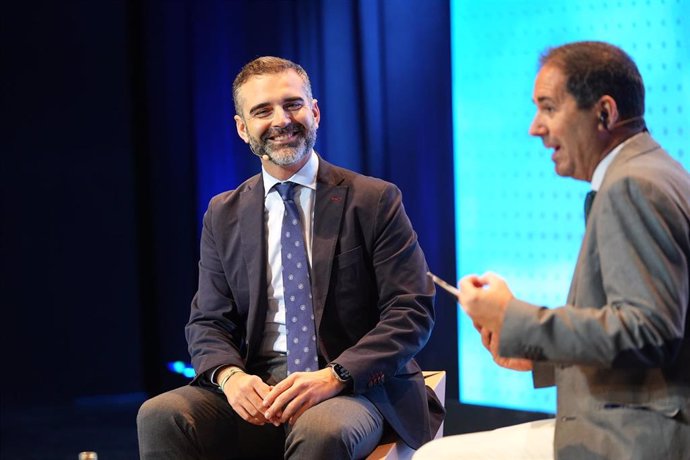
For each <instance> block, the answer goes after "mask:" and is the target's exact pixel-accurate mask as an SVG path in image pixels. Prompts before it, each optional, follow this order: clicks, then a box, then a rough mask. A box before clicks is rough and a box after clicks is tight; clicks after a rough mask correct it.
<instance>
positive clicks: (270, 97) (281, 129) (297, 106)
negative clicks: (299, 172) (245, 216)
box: [235, 69, 321, 166]
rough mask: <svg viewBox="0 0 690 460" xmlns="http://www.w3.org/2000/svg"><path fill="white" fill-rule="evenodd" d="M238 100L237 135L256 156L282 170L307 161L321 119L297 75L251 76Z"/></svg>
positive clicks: (240, 92)
mask: <svg viewBox="0 0 690 460" xmlns="http://www.w3.org/2000/svg"><path fill="white" fill-rule="evenodd" d="M238 100H239V102H240V107H241V108H242V113H241V114H240V115H235V123H236V125H237V133H238V134H239V135H240V137H241V138H242V139H243V140H244V141H245V142H247V143H248V144H249V146H250V148H251V149H252V151H253V152H254V153H255V154H257V155H259V156H262V155H268V156H269V157H270V158H271V159H272V160H273V162H274V163H276V164H278V165H281V166H289V165H294V164H296V163H299V162H300V161H302V160H305V161H306V158H307V157H308V154H309V153H310V152H311V150H312V148H313V147H314V143H315V142H316V130H317V128H318V127H319V120H320V117H321V116H320V111H319V107H318V104H317V102H316V100H315V99H311V98H309V97H308V95H307V93H306V91H305V88H304V81H303V80H302V78H301V77H300V76H299V75H298V74H297V72H295V71H294V70H291V69H290V70H287V71H285V72H281V73H276V74H264V75H255V76H252V77H250V78H249V80H247V81H246V82H245V83H244V84H243V85H242V86H241V87H240V88H239V91H238Z"/></svg>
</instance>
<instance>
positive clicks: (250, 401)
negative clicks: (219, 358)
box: [218, 372, 271, 425]
mask: <svg viewBox="0 0 690 460" xmlns="http://www.w3.org/2000/svg"><path fill="white" fill-rule="evenodd" d="M222 378H223V374H222V372H221V374H220V375H219V379H218V380H219V381H221V382H222ZM269 391H271V386H269V385H267V384H266V383H265V382H264V381H263V380H261V379H260V378H259V377H257V376H256V375H251V374H245V373H244V372H238V373H236V374H234V375H232V376H231V377H230V378H229V379H228V381H227V382H225V385H223V393H225V397H226V398H227V400H228V403H229V404H230V406H232V408H233V410H234V411H235V412H236V413H237V414H238V415H239V416H240V417H242V418H243V419H244V420H246V421H247V422H249V423H251V424H253V425H264V424H266V423H268V420H266V418H265V417H264V416H263V412H262V404H263V399H264V397H265V396H266V395H267V394H268V392H269Z"/></svg>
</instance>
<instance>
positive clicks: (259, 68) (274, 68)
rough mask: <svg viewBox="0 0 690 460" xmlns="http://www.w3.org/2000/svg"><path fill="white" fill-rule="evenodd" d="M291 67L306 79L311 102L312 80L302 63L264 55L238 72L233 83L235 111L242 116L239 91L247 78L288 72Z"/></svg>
mask: <svg viewBox="0 0 690 460" xmlns="http://www.w3.org/2000/svg"><path fill="white" fill-rule="evenodd" d="M290 69H292V70H294V71H295V72H297V75H299V76H300V77H301V78H302V80H304V91H305V92H306V93H307V97H308V98H309V99H310V101H309V102H311V98H312V95H311V82H310V81H309V75H307V72H306V70H304V68H302V66H301V65H299V64H296V63H294V62H292V61H289V60H287V59H283V58H279V57H275V56H262V57H259V58H256V59H254V60H253V61H251V62H249V63H247V64H246V65H245V66H244V67H242V70H240V73H238V74H237V76H236V77H235V81H234V82H233V83H232V100H233V102H234V103H235V113H237V115H239V116H242V107H240V102H239V100H238V93H239V90H240V87H241V86H242V85H244V84H245V83H246V82H247V80H249V79H250V78H251V77H253V76H255V75H267V74H277V73H282V72H286V71H288V70H290Z"/></svg>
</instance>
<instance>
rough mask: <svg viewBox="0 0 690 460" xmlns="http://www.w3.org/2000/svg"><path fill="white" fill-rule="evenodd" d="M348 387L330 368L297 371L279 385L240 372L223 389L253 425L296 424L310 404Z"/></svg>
mask: <svg viewBox="0 0 690 460" xmlns="http://www.w3.org/2000/svg"><path fill="white" fill-rule="evenodd" d="M344 388H345V384H343V383H341V382H340V381H338V380H337V379H336V378H335V376H334V375H333V372H332V371H331V369H330V368H325V369H320V370H318V371H314V372H295V373H293V374H290V375H289V376H288V377H287V378H285V379H284V380H282V381H281V382H279V383H278V384H276V385H273V386H271V385H268V384H266V383H265V382H264V381H263V380H261V378H259V377H258V376H256V375H251V374H245V373H244V372H239V373H237V374H235V375H233V376H232V377H230V379H229V380H228V382H227V383H226V384H225V386H224V389H223V392H224V393H225V397H226V398H227V400H228V403H230V405H231V406H232V408H233V409H234V410H235V412H236V413H237V414H238V415H239V416H240V417H242V418H243V419H244V420H246V421H247V422H249V423H251V424H253V425H264V424H266V423H272V424H273V425H275V426H279V425H281V424H283V423H289V424H290V425H293V424H294V423H295V422H296V421H297V419H298V418H299V416H300V415H302V414H303V413H304V411H306V410H307V409H309V408H310V407H313V406H315V405H316V404H318V403H320V402H321V401H324V400H326V399H329V398H332V397H333V396H336V395H337V394H339V393H340V392H341V391H342V390H343V389H344Z"/></svg>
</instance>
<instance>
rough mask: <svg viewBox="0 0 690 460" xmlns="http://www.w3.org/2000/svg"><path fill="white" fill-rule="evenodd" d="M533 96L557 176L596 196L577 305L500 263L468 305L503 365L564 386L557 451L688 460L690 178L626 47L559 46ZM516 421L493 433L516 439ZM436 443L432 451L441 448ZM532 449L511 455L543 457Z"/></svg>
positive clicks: (536, 127) (465, 295)
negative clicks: (650, 122) (554, 297)
mask: <svg viewBox="0 0 690 460" xmlns="http://www.w3.org/2000/svg"><path fill="white" fill-rule="evenodd" d="M534 103H535V104H536V106H537V114H536V116H535V118H534V121H533V122H532V126H531V127H530V134H531V135H533V136H538V137H541V139H542V141H543V143H544V146H545V147H547V148H549V149H552V150H553V154H552V159H553V161H554V163H555V166H556V172H557V173H558V174H559V175H561V176H564V177H573V178H575V179H579V180H585V181H589V182H591V184H592V191H593V192H595V193H596V195H594V193H590V194H589V195H588V200H587V203H586V208H587V210H586V212H587V213H588V218H587V219H586V226H587V228H586V232H585V235H584V240H583V242H582V248H581V250H580V254H579V257H578V260H577V266H576V268H575V274H574V277H573V280H572V284H571V287H570V293H569V294H568V300H567V305H565V306H562V307H559V308H554V309H548V308H545V307H540V306H537V305H532V304H529V303H527V302H523V301H520V300H518V299H515V298H514V297H513V295H512V293H511V291H510V289H509V288H508V286H507V284H506V283H505V281H503V280H502V279H501V278H500V277H498V276H497V275H495V274H491V273H488V274H485V275H483V276H477V275H470V276H466V277H465V278H463V279H462V280H461V281H460V290H461V293H460V295H459V300H460V303H461V304H462V305H463V307H464V308H465V309H466V310H467V313H468V314H469V316H470V317H471V318H472V320H473V322H474V323H475V325H476V326H477V328H478V329H479V330H480V331H481V334H482V340H483V342H484V345H485V346H487V347H488V348H489V349H490V350H491V351H492V353H493V355H494V358H495V360H496V362H497V363H498V364H500V365H503V366H504V367H509V368H512V369H518V370H528V369H532V370H533V376H534V382H535V386H537V387H541V386H548V385H554V384H555V385H556V386H557V389H558V408H557V416H556V421H555V438H554V453H555V455H556V457H557V458H559V459H623V458H625V459H661V458H663V459H667V460H671V459H678V460H687V459H688V458H690V325H689V324H688V322H689V321H690V319H689V318H690V315H689V312H688V306H689V305H690V177H689V176H688V173H687V172H686V171H685V170H684V169H683V167H682V166H681V165H680V164H679V163H677V162H676V161H674V160H673V159H672V158H671V157H670V156H669V155H668V154H667V153H666V152H665V151H664V150H663V149H662V148H661V147H660V146H659V144H657V143H656V142H655V141H654V139H652V137H651V136H650V134H649V133H648V132H647V129H646V127H645V123H644V119H643V115H644V86H643V83H642V77H641V76H640V73H639V71H638V69H637V67H636V65H635V63H634V62H633V61H632V60H631V58H630V57H629V56H628V55H627V54H625V53H624V52H623V51H622V50H620V49H619V48H616V47H614V46H612V45H609V44H606V43H601V42H579V43H572V44H567V45H564V46H560V47H558V48H554V49H551V50H549V51H547V53H546V54H545V55H544V56H543V57H542V58H541V70H540V71H539V74H538V75H537V79H536V82H535V86H534ZM590 207H591V210H590V209H589V208H590ZM538 427H539V430H537V431H541V432H545V433H553V431H551V432H549V431H548V430H543V425H542V424H539V425H538ZM515 428H517V427H515ZM528 428H531V427H528ZM505 430H507V429H504V430H500V431H499V432H493V434H494V435H496V437H497V438H499V435H500V434H503V435H504V436H503V439H513V438H512V437H511V436H508V434H509V433H508V432H507V431H505ZM523 434H524V436H522V437H521V438H518V439H528V438H530V437H531V436H532V435H533V434H534V432H533V430H530V429H526V430H525V431H524V433H523ZM470 436H471V435H467V438H464V439H463V436H459V437H457V438H456V439H454V440H449V441H447V442H452V445H453V446H455V447H456V448H457V449H456V452H459V453H462V452H463V449H464V447H463V441H465V442H464V444H467V445H469V444H472V445H474V446H475V447H476V444H474V442H473V440H472V439H470ZM475 436H477V435H475ZM482 436H486V434H482ZM499 439H500V438H499ZM475 440H476V438H475ZM431 444H432V445H430V446H429V448H428V449H422V451H424V450H428V452H429V453H430V452H431V449H432V448H433V449H435V448H438V447H441V446H438V445H437V446H436V447H434V446H433V444H434V443H431ZM530 444H531V445H525V446H524V447H525V451H527V450H528V449H533V448H535V447H536V448H539V447H540V446H535V444H537V443H530ZM542 444H546V443H542ZM504 446H505V445H504ZM448 447H451V446H450V445H446V446H445V448H446V449H445V450H448V449H447V448H448ZM505 447H507V448H508V449H511V447H514V446H510V445H507V446H505ZM525 451H523V452H520V449H519V448H518V449H517V450H513V451H512V453H511V455H510V456H508V457H505V458H513V459H515V458H545V456H544V455H542V454H543V449H542V451H541V452H537V453H532V454H529V453H524V452H525ZM522 454H524V456H520V455H522ZM548 454H550V453H548ZM549 456H550V455H549ZM420 457H421V455H420ZM421 458H431V457H421ZM437 458H444V457H437ZM446 458H447V457H446ZM473 458H483V457H473Z"/></svg>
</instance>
